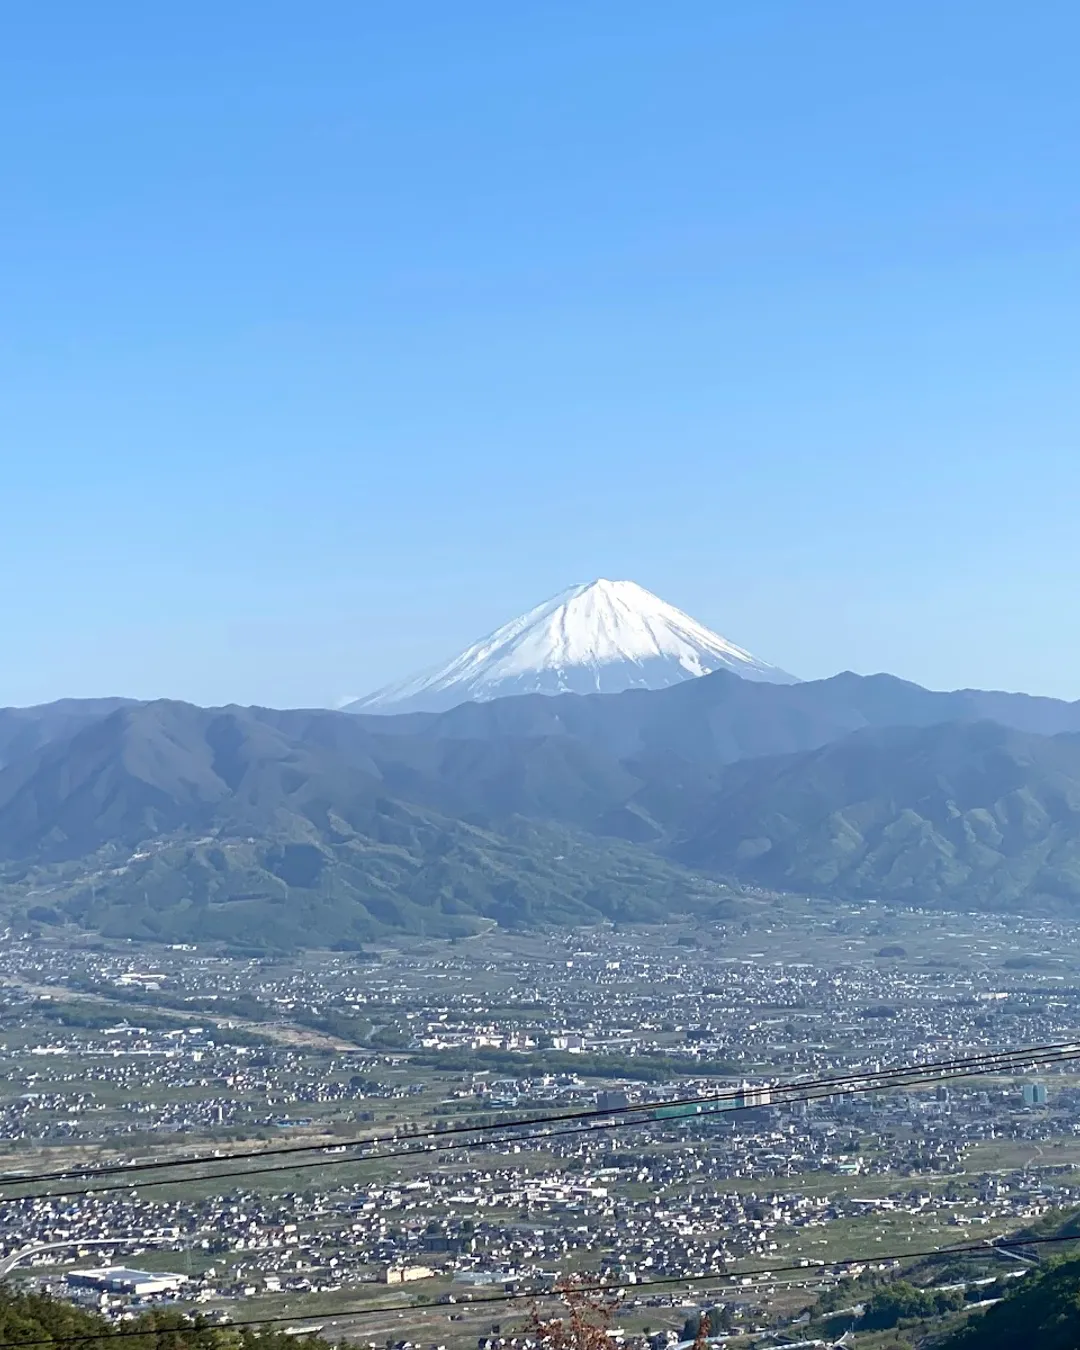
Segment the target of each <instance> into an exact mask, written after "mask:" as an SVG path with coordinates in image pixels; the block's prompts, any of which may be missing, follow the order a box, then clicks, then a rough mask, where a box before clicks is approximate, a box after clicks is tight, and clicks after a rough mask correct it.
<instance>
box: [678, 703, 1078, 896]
mask: <svg viewBox="0 0 1080 1350" xmlns="http://www.w3.org/2000/svg"><path fill="white" fill-rule="evenodd" d="M672 851H673V854H674V856H675V857H677V858H679V859H680V860H681V861H683V862H685V863H687V864H688V865H690V866H695V867H704V868H709V869H716V870H719V871H722V872H725V873H728V874H731V875H734V876H736V877H739V878H742V879H744V880H752V881H754V882H756V883H757V884H760V885H766V886H770V887H775V888H777V889H782V890H801V891H808V892H811V893H816V894H819V895H821V894H834V895H839V896H845V897H853V898H855V897H857V898H870V899H878V898H880V899H884V900H893V901H902V902H904V903H909V904H927V905H932V904H947V903H950V902H951V903H959V904H962V905H964V906H970V907H984V906H988V907H994V908H1004V909H1008V908H1013V907H1030V906H1038V907H1049V908H1061V907H1063V906H1065V907H1074V906H1076V905H1077V904H1080V738H1078V737H1076V736H1071V735H1070V736H1056V737H1042V736H1034V735H1031V734H1029V733H1024V732H1018V731H1014V730H1010V729H1009V728H1006V727H1002V726H999V725H996V724H994V723H991V722H975V723H946V724H943V725H939V726H931V727H902V728H887V729H883V730H877V729H875V730H872V731H864V732H859V733H856V734H855V735H852V736H850V737H847V738H846V739H844V740H840V741H836V742H833V743H831V744H829V745H827V746H824V747H823V748H821V749H819V750H816V751H812V752H809V753H804V754H797V755H787V756H782V757H779V758H775V759H764V760H748V761H744V762H742V763H739V764H734V765H731V766H729V767H728V768H727V769H726V770H725V771H724V774H723V777H722V783H721V785H720V787H719V789H718V790H717V791H716V792H714V793H713V794H712V795H711V796H710V797H709V798H708V799H707V800H706V801H705V802H703V803H701V804H700V806H699V807H698V809H697V811H696V813H695V814H693V815H691V816H689V817H688V818H687V819H686V820H685V821H684V824H683V837H682V838H681V839H680V840H679V841H678V842H677V843H676V845H675V846H674V848H673V850H672Z"/></svg>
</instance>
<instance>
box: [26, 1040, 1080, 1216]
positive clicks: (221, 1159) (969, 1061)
mask: <svg viewBox="0 0 1080 1350" xmlns="http://www.w3.org/2000/svg"><path fill="white" fill-rule="evenodd" d="M1066 1051H1074V1052H1077V1053H1078V1054H1080V1041H1056V1042H1049V1043H1045V1044H1041V1045H1033V1046H1021V1047H1020V1048H1018V1049H1016V1050H1000V1051H988V1052H986V1053H984V1054H979V1055H970V1056H965V1057H961V1058H957V1059H951V1060H930V1061H927V1062H926V1063H923V1064H905V1065H897V1066H895V1067H893V1068H891V1069H880V1070H875V1071H872V1072H863V1073H857V1074H846V1075H842V1076H839V1077H833V1078H821V1079H804V1080H802V1081H799V1080H795V1081H792V1082H790V1083H782V1084H775V1085H771V1086H769V1087H768V1088H765V1087H763V1088H762V1089H761V1091H768V1092H769V1093H770V1095H771V1096H773V1097H775V1098H778V1099H779V1098H781V1097H784V1098H785V1099H786V1096H787V1094H790V1093H793V1092H807V1091H811V1090H816V1089H819V1088H822V1089H824V1088H830V1089H832V1090H833V1091H852V1090H854V1089H853V1088H852V1087H851V1086H849V1085H854V1084H860V1083H872V1082H874V1083H876V1082H879V1081H880V1082H885V1081H886V1080H887V1079H889V1078H891V1077H896V1076H907V1075H911V1074H924V1073H930V1072H933V1071H937V1070H941V1071H943V1072H948V1073H950V1074H954V1073H955V1074H957V1075H962V1073H963V1069H964V1068H965V1067H966V1066H968V1065H970V1066H972V1067H975V1066H982V1065H984V1064H986V1065H990V1064H1000V1065H1001V1066H1002V1068H1003V1069H1005V1068H1011V1067H1014V1063H1015V1061H1016V1060H1019V1061H1020V1063H1021V1064H1023V1063H1024V1062H1026V1061H1028V1060H1032V1059H1037V1060H1038V1061H1039V1062H1040V1063H1043V1062H1047V1060H1048V1059H1049V1058H1050V1057H1056V1056H1057V1054H1058V1052H1066ZM743 1091H744V1089H742V1088H733V1089H731V1090H729V1091H724V1092H709V1093H702V1094H699V1095H697V1096H693V1097H673V1098H670V1099H667V1100H664V1101H658V1102H638V1103H634V1104H633V1105H628V1106H620V1107H611V1108H608V1109H601V1108H596V1109H591V1110H587V1111H567V1112H560V1113H558V1114H556V1115H546V1116H544V1115H540V1116H531V1117H518V1118H516V1119H510V1120H501V1121H495V1122H493V1123H492V1124H491V1125H451V1126H448V1127H447V1128H444V1129H428V1130H424V1131H420V1132H417V1133H410V1134H400V1133H398V1134H384V1135H373V1136H371V1137H369V1138H366V1139H356V1140H351V1141H346V1142H342V1143H333V1144H287V1145H282V1146H280V1147H277V1148H268V1149H246V1150H241V1151H235V1152H232V1153H219V1154H216V1155H209V1154H192V1155H188V1156H187V1157H184V1158H164V1159H156V1160H153V1161H148V1162H140V1163H110V1164H108V1165H107V1166H104V1167H95V1166H93V1165H92V1164H91V1165H87V1166H84V1167H75V1168H69V1169H66V1170H63V1171H54V1172H37V1173H31V1172H22V1173H19V1172H16V1173H9V1174H7V1175H3V1176H0V1186H13V1185H23V1184H27V1185H29V1184H34V1185H41V1184H45V1183H47V1182H50V1181H68V1180H74V1179H77V1178H82V1177H85V1178H88V1179H97V1178H99V1177H109V1176H115V1175H125V1176H127V1175H130V1174H132V1173H143V1172H153V1171H160V1170H164V1169H168V1170H170V1171H174V1170H176V1169H178V1168H183V1167H206V1166H213V1165H216V1164H218V1163H228V1162H239V1161H244V1160H253V1161H256V1162H257V1161H261V1160H262V1159H264V1158H272V1157H283V1156H286V1155H291V1156H296V1155H299V1154H306V1153H324V1154H325V1153H327V1152H328V1151H330V1150H336V1149H341V1148H349V1149H354V1148H378V1147H381V1146H383V1145H387V1144H400V1143H403V1142H405V1141H406V1140H408V1141H409V1142H411V1143H415V1142H417V1141H419V1140H422V1139H445V1138H447V1137H448V1136H453V1135H461V1134H477V1133H480V1132H483V1131H491V1130H512V1129H527V1128H531V1127H535V1126H537V1125H548V1124H562V1123H564V1122H567V1121H588V1120H606V1119H609V1118H612V1117H625V1118H627V1119H628V1121H629V1122H630V1123H632V1119H631V1118H632V1117H634V1116H636V1115H647V1114H648V1113H650V1112H655V1111H657V1110H662V1109H664V1108H666V1107H674V1106H699V1105H707V1104H709V1103H714V1104H717V1105H720V1104H722V1103H724V1102H732V1103H733V1104H735V1106H736V1108H737V1107H738V1098H739V1097H740V1096H741V1095H743ZM466 1147H472V1145H471V1144H470V1145H466ZM377 1156H380V1157H395V1156H398V1155H397V1154H380V1155H377ZM342 1161H361V1159H343V1160H342ZM253 1170H260V1171H269V1170H271V1169H269V1168H260V1169H253ZM278 1170H281V1169H278ZM215 1175H222V1176H236V1175H241V1174H240V1173H232V1172H230V1173H218V1174H215ZM146 1184H150V1183H146ZM99 1189H105V1188H104V1187H101V1188H99ZM76 1193H77V1192H59V1194H76ZM13 1198H18V1197H13Z"/></svg>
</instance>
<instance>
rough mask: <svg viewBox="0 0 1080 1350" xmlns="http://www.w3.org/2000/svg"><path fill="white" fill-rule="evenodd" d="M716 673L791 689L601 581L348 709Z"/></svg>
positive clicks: (654, 600) (724, 644) (731, 647)
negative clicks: (718, 671)
mask: <svg viewBox="0 0 1080 1350" xmlns="http://www.w3.org/2000/svg"><path fill="white" fill-rule="evenodd" d="M715 670H729V671H732V672H734V673H735V674H737V675H741V676H743V677H744V678H745V679H749V680H763V681H768V682H770V683H774V684H789V683H792V682H794V677H793V676H791V675H788V674H786V673H785V672H784V671H782V670H778V669H777V667H776V666H770V665H769V664H767V662H765V661H760V660H758V658H757V657H755V656H751V655H750V653H749V652H746V651H743V649H742V648H741V647H736V646H735V644H734V643H732V642H729V641H728V640H727V639H726V638H723V637H721V636H720V635H719V633H714V632H712V631H711V630H710V629H708V628H706V627H705V626H704V625H703V624H700V623H698V622H697V621H696V620H695V619H692V618H691V617H690V616H689V615H688V614H684V613H683V612H682V610H680V609H676V608H675V607H674V605H669V604H666V603H665V602H664V601H663V600H661V599H660V598H659V597H658V596H656V595H653V594H652V592H651V591H647V590H645V588H644V587H642V586H639V585H637V583H636V582H633V581H607V580H604V579H601V580H599V581H593V582H589V583H587V584H586V585H581V586H571V587H570V588H569V590H565V591H562V592H561V593H560V594H559V595H556V596H553V597H552V598H551V599H550V600H547V601H545V602H544V604H542V605H537V606H536V608H535V609H531V610H529V612H528V613H527V614H523V615H522V616H521V617H520V618H519V619H514V620H513V621H512V622H510V623H508V624H504V625H503V626H502V627H501V628H497V629H496V630H495V632H494V633H491V634H489V635H488V636H487V637H486V638H482V639H481V640H480V641H479V642H476V643H474V644H473V645H472V646H471V647H467V648H466V649H465V651H463V652H462V653H461V655H460V656H457V657H455V658H454V660H452V661H450V662H448V664H447V665H445V666H442V667H441V668H440V669H438V670H434V671H430V672H428V673H426V674H423V675H419V676H416V677H415V678H413V679H409V680H404V681H402V682H401V683H399V684H393V685H388V686H386V687H385V688H384V689H380V690H377V691H376V692H375V693H374V694H369V695H368V696H367V697H366V698H362V699H358V700H357V701H356V702H354V703H350V704H349V711H350V712H373V713H398V712H440V711H442V710H443V709H445V708H451V707H454V706H455V705H456V704H458V703H467V702H472V701H486V700H488V699H493V698H502V697H504V696H506V695H509V694H566V693H572V694H596V693H603V694H607V693H619V692H621V691H622V690H624V689H662V688H665V687H666V686H667V685H671V684H677V683H679V682H680V681H682V680H687V679H692V678H693V677H695V676H697V675H708V674H710V673H711V672H713V671H715Z"/></svg>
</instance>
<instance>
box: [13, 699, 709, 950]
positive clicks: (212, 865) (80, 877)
mask: <svg viewBox="0 0 1080 1350" xmlns="http://www.w3.org/2000/svg"><path fill="white" fill-rule="evenodd" d="M296 720H297V721H298V722H299V724H300V725H301V726H306V727H307V729H308V733H309V734H308V738H307V741H306V742H305V741H302V740H299V739H296V738H294V737H292V736H290V735H289V734H288V733H287V732H286V731H283V730H282V729H281V728H280V727H279V726H276V725H274V716H273V714H268V716H267V719H266V720H263V719H260V718H259V717H258V716H257V715H255V714H254V713H253V712H252V711H251V710H245V709H236V708H225V709H202V708H195V707H192V706H190V705H187V704H178V703H169V702H164V701H163V702H160V703H153V704H145V705H137V706H134V707H123V708H120V709H117V710H116V711H115V712H112V713H110V714H109V715H108V716H107V717H105V718H103V719H101V720H99V721H98V722H96V723H94V724H92V725H90V726H87V727H81V728H80V729H79V730H78V731H77V732H75V734H74V735H72V736H70V737H68V738H67V739H66V740H54V741H52V742H50V743H48V744H47V745H45V746H42V747H40V748H39V749H37V750H35V751H34V752H33V753H31V754H29V755H27V756H25V757H24V758H23V759H22V760H20V761H19V762H18V763H17V764H14V765H9V766H8V767H7V768H6V769H4V770H3V771H0V859H6V860H7V865H6V866H5V867H4V868H3V870H2V874H0V898H5V899H6V900H7V901H8V903H9V904H10V903H12V902H13V901H15V900H17V899H18V898H19V897H20V896H32V895H33V894H41V893H42V891H43V889H45V890H46V893H47V894H48V895H49V898H50V899H49V906H40V905H38V906H37V908H38V909H39V910H42V909H44V910H46V911H47V916H48V917H51V918H53V919H54V920H56V921H60V920H62V919H68V920H74V921H76V922H79V923H82V924H84V925H86V926H88V927H91V928H95V929H98V930H101V931H103V932H106V933H109V934H112V935H115V936H123V937H144V938H145V937H154V938H157V939H159V940H168V941H192V940H194V941H202V940H207V939H210V938H218V939H225V940H229V941H233V942H239V943H242V944H244V945H247V946H252V947H259V948H262V947H266V946H270V947H276V948H288V947H292V946H310V945H328V944H330V943H332V942H342V941H344V942H356V941H359V940H363V939H365V938H370V937H371V936H373V935H374V934H376V933H378V932H380V931H383V930H385V929H387V928H398V929H405V930H409V931H413V932H422V933H428V934H433V935H448V934H454V933H468V932H471V931H474V930H475V928H476V925H477V923H478V921H480V920H483V919H495V920H497V921H498V922H500V923H502V924H504V925H507V926H523V925H537V924H543V923H591V922H595V921H596V920H598V919H599V918H601V917H603V916H605V915H606V916H608V917H618V918H624V919H637V920H653V921H657V920H660V919H662V918H663V917H665V916H666V915H667V914H669V913H670V912H672V910H673V909H674V910H679V909H682V910H683V911H685V910H686V909H687V908H691V909H692V908H694V907H695V906H700V903H701V899H700V895H701V888H700V886H698V885H696V883H695V882H694V880H693V878H691V877H690V876H689V875H688V874H686V873H685V872H683V871H682V869H681V868H679V867H677V866H674V865H672V864H670V863H668V862H666V861H664V860H663V859H661V858H659V857H655V856H653V855H650V854H648V853H646V852H644V851H640V852H639V851H637V850H633V849H632V848H630V847H629V846H627V845H624V844H620V843H618V842H616V841H604V840H600V839H593V838H588V837H585V836H581V835H580V834H578V833H576V832H573V831H567V830H566V829H561V828H559V827H557V826H554V825H550V824H547V823H545V822H527V821H523V820H521V819H515V818H509V817H507V818H504V819H503V820H502V821H501V823H500V828H499V829H498V830H497V831H495V830H491V829H486V828H484V827H483V826H481V825H478V824H470V823H468V822H466V821H464V820H456V819H453V818H451V817H448V816H444V815H442V814H440V813H438V812H436V811H433V810H430V809H428V808H426V807H425V806H423V805H418V804H415V803H411V802H408V801H403V800H401V799H400V798H398V797H396V796H394V795H392V794H391V793H390V792H388V791H387V788H386V784H385V783H384V782H383V781H382V780H381V777H380V774H379V770H378V768H377V767H376V766H375V765H374V764H373V762H372V761H371V760H370V758H369V757H368V756H367V755H366V753H365V748H364V744H363V739H364V738H363V737H361V738H360V739H358V738H357V737H355V736H354V735H352V733H353V732H354V731H356V732H359V731H361V728H360V727H359V726H358V725H357V724H356V723H355V722H354V721H353V720H352V719H349V718H347V717H346V716H344V715H341V714H336V715H335V714H321V715H320V714H315V715H312V716H309V715H304V714H299V715H297V719H296ZM335 724H337V725H338V726H339V729H340V730H341V732H342V738H341V741H340V742H339V743H337V744H335V745H332V746H331V745H328V743H327V742H328V741H334V740H335V738H334V737H333V736H329V735H328V734H327V732H328V729H329V728H330V727H332V726H334V725H335ZM43 882H46V883H47V887H43V885H42V883H43ZM31 907H32V908H33V906H31Z"/></svg>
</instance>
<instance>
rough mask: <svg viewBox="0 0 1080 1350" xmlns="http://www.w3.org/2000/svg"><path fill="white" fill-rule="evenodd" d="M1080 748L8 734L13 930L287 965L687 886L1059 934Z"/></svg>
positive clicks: (734, 736) (652, 724) (691, 690)
mask: <svg viewBox="0 0 1080 1350" xmlns="http://www.w3.org/2000/svg"><path fill="white" fill-rule="evenodd" d="M1078 732H1080V704H1070V703H1062V702H1058V701H1055V700H1053V699H1034V698H1028V697H1026V696H1024V695H1014V694H1003V693H985V692H981V691H977V690H961V691H956V692H952V693H935V692H933V691H930V690H926V689H921V688H919V687H918V686H917V685H912V684H908V683H906V682H905V681H902V680H897V679H894V678H893V677H891V676H886V675H880V676H873V677H869V678H863V677H860V676H857V675H851V674H847V675H840V676H836V677H835V678H833V679H830V680H821V681H815V682H810V683H802V684H792V685H778V684H767V683H760V682H758V683H754V682H751V681H747V680H744V679H739V678H736V677H735V676H733V675H731V674H729V673H726V672H717V673H715V674H712V675H707V676H705V677H703V678H700V679H693V680H687V681H684V682H682V683H680V684H678V685H675V686H672V687H670V688H668V689H663V690H658V691H646V690H630V691H627V692H624V693H621V694H616V695H589V696H586V697H581V696H577V695H563V696H560V697H546V696H538V695H533V696H518V697H513V698H506V699H500V700H496V701H492V702H484V703H469V704H463V705H460V706H457V707H455V708H453V709H451V710H448V711H446V712H442V713H434V714H430V713H411V714H408V715H405V716H399V717H387V716H356V715H352V714H348V713H342V712H330V711H325V710H318V709H316V710H274V709H266V708H218V709H204V708H196V707H192V706H191V705H188V704H182V703H171V702H167V701H161V702H157V703H149V704H127V703H124V702H123V701H120V700H118V701H116V702H109V701H103V702H100V703H84V704H80V703H78V702H71V703H65V704H62V705H49V706H46V707H43V708H36V709H23V710H7V711H0V755H2V756H3V758H4V759H5V760H6V762H4V763H3V764H2V767H0V906H2V907H3V908H4V909H6V910H7V911H8V912H11V911H12V910H14V911H15V912H26V911H27V910H28V909H30V908H33V909H36V910H37V911H39V916H40V913H41V912H45V913H46V916H48V915H50V914H51V915H53V916H54V917H55V918H56V919H57V920H59V919H61V918H67V919H69V920H74V921H76V922H79V923H82V924H85V925H87V926H89V927H91V928H98V929H101V930H103V931H106V932H110V933H114V934H117V935H131V936H142V937H148V936H155V935H156V936H159V937H168V938H169V939H170V940H173V941H178V940H187V939H190V938H194V939H195V940H200V939H205V938H210V937H223V938H229V939H231V940H233V941H240V942H247V943H249V944H251V945H266V944H270V945H278V946H288V945H305V944H312V943H314V944H325V943H327V942H329V941H346V942H348V941H354V940H358V939H360V938H362V937H363V936H365V935H367V936H370V935H371V934H372V933H375V932H378V931H380V930H381V929H384V928H386V927H403V928H407V929H410V930H412V931H417V932H429V933H433V934H438V933H444V934H445V933H451V932H465V931H469V930H470V929H471V928H472V927H474V926H475V924H476V923H477V922H478V921H480V920H482V919H485V918H489V919H492V918H493V919H496V920H497V921H498V922H500V923H503V924H517V925H525V926H527V925H535V924H547V923H583V922H592V921H595V920H596V919H598V918H599V917H601V916H605V915H606V916H608V917H621V918H625V919H631V918H638V919H651V920H662V919H663V918H664V917H666V916H667V915H669V914H673V913H686V912H707V911H708V906H709V904H710V903H711V901H710V898H709V897H710V892H709V888H708V886H707V885H706V884H705V883H704V882H702V881H700V880H697V879H695V875H694V874H697V875H698V876H702V875H704V876H710V877H713V878H716V879H719V880H723V879H728V880H730V881H731V882H732V884H735V885H738V884H740V883H753V884H755V885H760V886H765V887H770V888H774V889H785V890H786V889H794V890H798V891H802V892H806V893H814V894H817V895H821V896H829V895H837V896H844V897H850V896H861V897H868V898H882V899H887V900H888V899H893V900H906V901H910V902H913V903H925V904H930V903H933V904H940V905H945V906H949V905H952V906H958V907H963V906H1008V907H1013V908H1016V909H1024V908H1031V907H1037V908H1058V909H1060V908H1063V907H1064V908H1071V907H1075V906H1076V905H1078V904H1080V735H1077V734H1076V733H1078ZM686 869H690V870H686ZM711 894H712V897H713V899H715V895H716V892H715V890H713V891H712V893H711ZM42 896H47V897H48V900H47V901H43V900H42V899H41V898H40V897H42ZM703 907H704V911H703Z"/></svg>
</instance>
